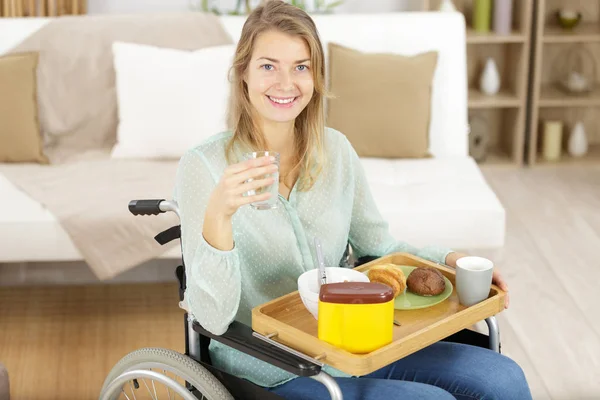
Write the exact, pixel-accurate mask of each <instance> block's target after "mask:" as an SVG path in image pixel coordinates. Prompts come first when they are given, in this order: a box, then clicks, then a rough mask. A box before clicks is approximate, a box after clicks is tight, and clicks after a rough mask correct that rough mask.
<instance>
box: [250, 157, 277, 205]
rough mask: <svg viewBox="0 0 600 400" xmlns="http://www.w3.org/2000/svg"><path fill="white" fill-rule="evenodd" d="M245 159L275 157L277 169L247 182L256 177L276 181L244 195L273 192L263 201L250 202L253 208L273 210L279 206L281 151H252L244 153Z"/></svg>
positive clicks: (274, 162)
mask: <svg viewBox="0 0 600 400" xmlns="http://www.w3.org/2000/svg"><path fill="white" fill-rule="evenodd" d="M243 157H244V160H249V159H251V158H261V157H275V161H273V164H275V165H277V168H278V169H277V171H275V172H273V173H271V174H265V175H261V176H258V177H256V178H250V179H248V180H247V181H246V182H252V181H253V180H254V179H267V178H271V177H272V178H274V179H275V182H273V184H271V185H268V186H263V187H260V188H258V189H253V190H250V191H248V192H246V193H245V194H244V196H253V195H256V194H262V193H266V192H270V193H271V197H270V198H268V199H267V200H263V201H255V202H254V203H250V205H251V206H252V208H254V209H256V210H271V209H273V208H277V198H278V197H279V153H277V152H274V151H253V152H250V153H244V155H243Z"/></svg>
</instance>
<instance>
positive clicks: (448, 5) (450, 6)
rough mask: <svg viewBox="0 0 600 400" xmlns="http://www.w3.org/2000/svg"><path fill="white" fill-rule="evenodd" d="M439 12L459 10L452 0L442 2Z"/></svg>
mask: <svg viewBox="0 0 600 400" xmlns="http://www.w3.org/2000/svg"><path fill="white" fill-rule="evenodd" d="M438 11H442V12H455V11H457V9H456V6H455V5H454V3H453V2H452V0H442V2H441V4H440V6H439V7H438Z"/></svg>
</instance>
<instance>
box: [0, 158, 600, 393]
mask: <svg viewBox="0 0 600 400" xmlns="http://www.w3.org/2000/svg"><path fill="white" fill-rule="evenodd" d="M483 171H484V173H485V175H486V177H487V178H488V181H489V183H490V185H491V186H492V187H493V188H494V190H495V191H496V193H497V194H498V196H499V198H500V200H501V201H502V203H503V204H504V206H505V207H506V209H507V212H508V220H507V224H508V225H507V237H506V246H505V248H504V249H503V250H502V251H495V252H493V253H490V254H485V253H483V252H478V253H477V254H478V255H483V256H488V257H490V258H493V259H494V261H495V262H496V263H497V265H499V268H501V270H502V272H503V273H504V275H505V276H506V278H507V280H508V282H509V284H510V296H511V307H510V309H509V310H507V311H505V312H504V313H502V314H501V315H499V317H498V318H499V322H500V327H501V338H502V343H503V351H504V353H505V354H506V355H508V356H510V357H512V358H513V359H515V360H516V361H517V362H518V363H519V364H520V365H521V366H522V367H523V369H524V371H525V373H526V375H527V378H528V380H529V383H530V386H531V389H532V392H533V394H534V398H535V399H565V400H566V399H569V400H571V399H576V400H579V399H582V400H583V399H600V318H598V317H600V311H599V306H600V294H599V293H600V291H598V289H597V288H598V284H599V283H600V265H599V264H600V262H599V261H598V259H599V257H600V166H599V167H586V168H585V169H583V168H581V167H577V166H565V167H561V168H560V169H558V168H553V167H543V168H539V169H532V170H529V169H524V170H515V169H513V168H509V167H483ZM182 318H183V317H182V313H181V311H180V310H179V309H178V308H177V289H176V286H175V284H174V283H149V282H147V283H143V284H135V285H134V284H130V283H127V282H119V283H118V284H117V283H115V284H113V285H70V286H56V285H50V286H48V285H45V286H34V285H28V286H23V285H22V286H14V287H6V286H5V287H0V324H1V329H0V360H1V361H2V362H4V363H5V364H6V366H7V367H8V369H9V372H10V374H11V385H12V387H11V390H12V395H13V398H14V399H17V400H20V399H27V400H42V399H43V400H50V399H52V400H70V399H94V398H97V396H98V393H99V389H100V387H101V385H102V383H103V380H104V378H105V376H106V374H107V373H108V371H109V369H110V368H111V367H112V365H114V363H116V362H117V361H118V360H119V359H120V358H121V357H122V356H124V355H125V354H126V353H127V352H129V351H131V350H134V349H138V348H140V347H145V346H156V347H168V348H172V349H174V350H178V351H181V350H182V346H183V336H182V335H183V330H182Z"/></svg>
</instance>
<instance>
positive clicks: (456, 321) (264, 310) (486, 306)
mask: <svg viewBox="0 0 600 400" xmlns="http://www.w3.org/2000/svg"><path fill="white" fill-rule="evenodd" d="M386 263H392V264H396V265H408V266H414V267H433V268H436V269H438V270H439V271H440V272H441V273H442V274H443V275H444V276H445V277H446V278H448V279H449V280H450V282H451V283H452V286H453V289H452V294H451V295H450V296H449V297H448V298H447V299H446V300H444V301H442V302H441V303H439V304H436V305H433V306H430V307H427V308H422V309H414V310H399V309H396V310H395V312H394V314H395V319H396V320H397V321H398V322H400V326H396V325H394V327H393V341H392V342H391V343H390V344H388V345H386V346H383V347H380V348H379V349H377V350H374V351H372V352H370V353H366V354H353V353H350V352H348V351H346V350H343V349H340V348H338V347H335V346H333V345H330V344H329V343H326V342H324V341H322V340H319V338H318V335H317V320H316V319H315V318H314V317H313V316H312V314H310V312H309V311H308V310H307V309H306V307H305V306H304V304H303V303H302V300H301V298H300V295H299V293H298V292H297V291H295V292H292V293H290V294H287V295H285V296H282V297H279V298H277V299H275V300H272V301H270V302H268V303H265V304H262V305H260V306H257V307H255V308H254V309H253V310H252V329H253V330H254V331H256V332H257V333H260V334H262V335H265V336H267V337H271V338H273V339H276V340H277V342H279V343H281V344H284V345H286V346H288V347H291V348H292V349H295V350H297V351H299V352H302V353H304V354H306V355H308V356H310V357H313V358H315V359H317V360H319V361H321V362H322V363H324V364H327V365H329V366H331V367H333V368H336V369H338V370H340V371H343V372H345V373H347V374H350V375H355V376H362V375H366V374H369V373H371V372H373V371H376V370H378V369H380V368H382V367H384V366H386V365H389V364H391V363H393V362H394V361H397V360H399V359H401V358H404V357H406V356H408V355H410V354H412V353H414V352H416V351H418V350H420V349H422V348H425V347H427V346H429V345H431V344H433V343H435V342H438V341H440V340H442V339H445V338H446V337H448V336H451V335H453V334H454V333H456V332H459V331H461V330H463V329H466V328H469V327H471V326H473V325H474V324H476V323H477V322H479V321H482V320H484V319H486V318H488V317H491V316H493V315H496V314H498V313H500V312H501V311H503V310H504V297H505V296H506V293H505V292H504V291H502V290H501V289H500V288H498V287H497V286H495V285H491V287H490V294H489V296H488V298H487V299H486V300H484V301H482V302H480V303H478V304H475V305H473V306H471V307H465V306H463V305H461V304H460V303H459V301H458V295H457V293H456V281H455V271H454V269H451V268H448V267H444V266H441V265H439V264H435V263H432V262H430V261H428V260H425V259H422V258H419V257H416V256H413V255H412V254H407V253H393V254H390V255H387V256H385V257H381V258H378V259H376V260H373V261H371V262H369V263H366V264H363V265H361V266H359V267H357V268H355V269H356V270H357V271H361V272H366V271H368V270H369V268H371V267H373V266H375V265H379V264H386Z"/></svg>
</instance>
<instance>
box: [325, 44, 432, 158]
mask: <svg viewBox="0 0 600 400" xmlns="http://www.w3.org/2000/svg"><path fill="white" fill-rule="evenodd" d="M436 64H437V52H434V51H430V52H425V53H422V54H418V55H414V56H404V55H399V54H391V53H373V54H371V53H362V52H360V51H356V50H353V49H350V48H347V47H344V46H340V45H337V44H334V43H329V82H330V88H329V90H330V92H332V94H333V96H334V97H333V98H332V99H330V100H329V101H328V105H327V109H328V111H327V113H328V114H327V124H328V125H329V126H331V127H332V128H335V129H337V130H339V131H341V132H344V134H345V135H346V137H347V138H348V140H349V141H350V143H352V146H353V147H354V149H355V150H356V152H357V153H358V155H359V156H361V157H387V158H404V157H406V158H422V157H426V156H427V155H428V149H429V140H428V137H429V120H430V114H431V91H432V80H433V74H434V72H435V67H436Z"/></svg>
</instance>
